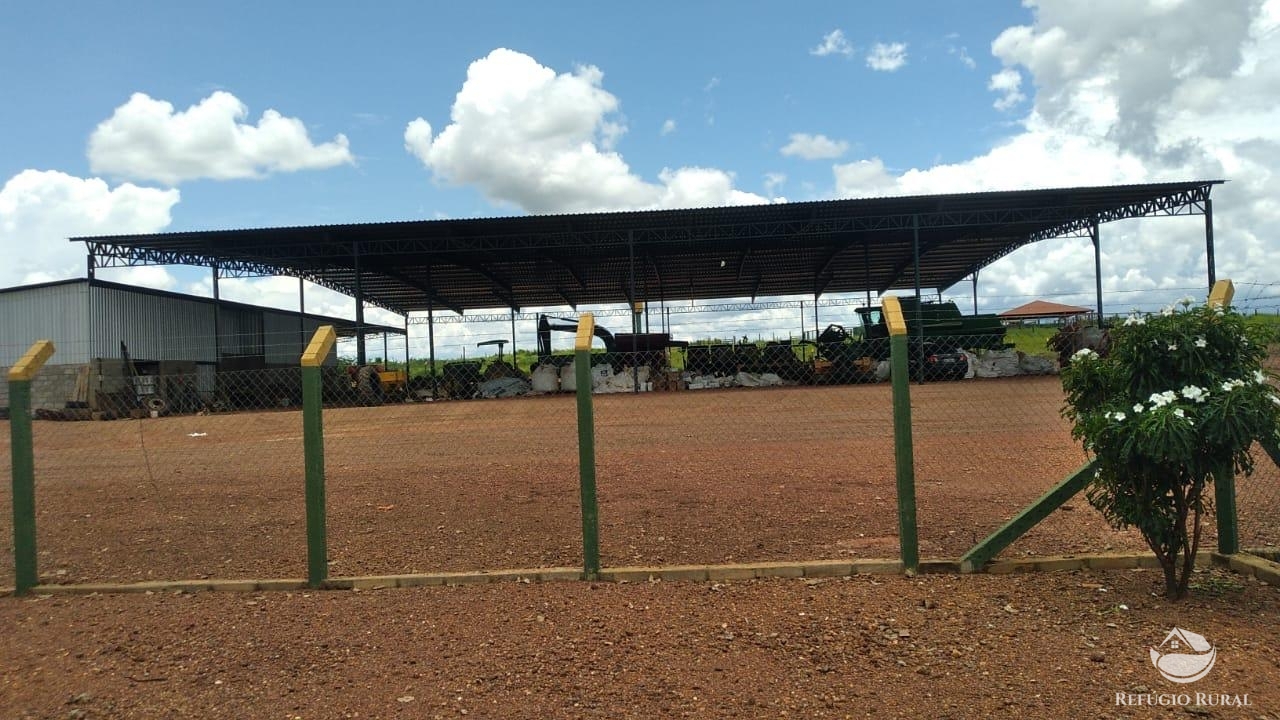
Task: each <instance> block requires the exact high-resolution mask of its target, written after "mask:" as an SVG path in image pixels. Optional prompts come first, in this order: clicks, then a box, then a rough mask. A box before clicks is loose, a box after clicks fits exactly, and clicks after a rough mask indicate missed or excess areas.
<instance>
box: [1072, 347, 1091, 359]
mask: <svg viewBox="0 0 1280 720" xmlns="http://www.w3.org/2000/svg"><path fill="white" fill-rule="evenodd" d="M1093 354H1094V352H1093V351H1092V350H1090V349H1089V348H1080V349H1079V350H1077V351H1076V352H1075V354H1074V355H1072V356H1071V359H1072V360H1083V359H1084V358H1087V357H1089V356H1090V355H1093Z"/></svg>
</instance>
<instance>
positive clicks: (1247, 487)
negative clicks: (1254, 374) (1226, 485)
mask: <svg viewBox="0 0 1280 720" xmlns="http://www.w3.org/2000/svg"><path fill="white" fill-rule="evenodd" d="M1270 350H1271V352H1270V353H1269V355H1268V356H1267V359H1266V361H1265V362H1264V367H1265V368H1266V370H1267V372H1269V373H1271V375H1272V378H1273V382H1272V385H1273V386H1276V387H1277V391H1276V392H1277V394H1280V384H1277V383H1276V382H1275V381H1274V379H1275V378H1278V377H1280V344H1275V345H1272V346H1271V348H1270ZM1277 432H1278V433H1280V430H1278V431H1277ZM1269 445H1270V447H1264V446H1262V445H1254V446H1253V452H1252V453H1251V456H1252V458H1253V475H1251V476H1249V477H1241V478H1237V479H1236V512H1237V515H1238V517H1239V530H1240V547H1241V548H1243V549H1245V550H1247V551H1252V552H1256V553H1258V554H1261V555H1263V556H1265V557H1269V558H1271V559H1280V440H1278V441H1276V442H1274V443H1271V444H1269Z"/></svg>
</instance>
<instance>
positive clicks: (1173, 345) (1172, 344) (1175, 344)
mask: <svg viewBox="0 0 1280 720" xmlns="http://www.w3.org/2000/svg"><path fill="white" fill-rule="evenodd" d="M1177 349H1178V343H1169V352H1173V351H1174V350H1177Z"/></svg>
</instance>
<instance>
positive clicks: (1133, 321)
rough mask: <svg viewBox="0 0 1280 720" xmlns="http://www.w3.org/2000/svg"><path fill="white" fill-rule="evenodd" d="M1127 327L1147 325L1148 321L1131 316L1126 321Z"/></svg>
mask: <svg viewBox="0 0 1280 720" xmlns="http://www.w3.org/2000/svg"><path fill="white" fill-rule="evenodd" d="M1124 324H1125V325H1146V324H1147V319H1146V318H1144V317H1140V316H1138V315H1130V316H1129V317H1127V318H1125V319H1124Z"/></svg>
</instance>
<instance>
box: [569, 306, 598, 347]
mask: <svg viewBox="0 0 1280 720" xmlns="http://www.w3.org/2000/svg"><path fill="white" fill-rule="evenodd" d="M595 334H596V318H595V316H594V315H592V314H591V313H582V315H581V316H580V317H579V318H578V338H577V340H576V342H574V344H573V349H574V350H590V349H591V338H592V337H594V336H595Z"/></svg>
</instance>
